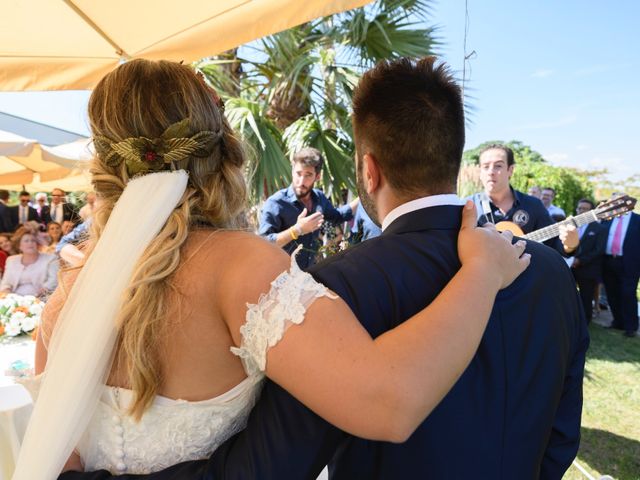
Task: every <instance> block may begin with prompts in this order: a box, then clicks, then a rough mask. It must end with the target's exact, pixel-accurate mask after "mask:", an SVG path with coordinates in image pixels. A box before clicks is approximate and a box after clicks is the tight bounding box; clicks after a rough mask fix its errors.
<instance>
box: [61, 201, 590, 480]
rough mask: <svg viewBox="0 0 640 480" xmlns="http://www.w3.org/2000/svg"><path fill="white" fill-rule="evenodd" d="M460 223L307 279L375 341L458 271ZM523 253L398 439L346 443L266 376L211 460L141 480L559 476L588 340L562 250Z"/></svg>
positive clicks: (395, 238)
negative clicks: (474, 348)
mask: <svg viewBox="0 0 640 480" xmlns="http://www.w3.org/2000/svg"><path fill="white" fill-rule="evenodd" d="M460 214H461V210H460V207H452V206H441V207H432V208H428V209H423V210H418V211H415V212H412V213H409V214H406V215H403V216H402V217H400V218H398V219H396V220H395V221H394V222H393V223H392V224H391V225H390V226H389V227H388V228H387V229H386V230H385V232H384V233H383V234H382V235H381V236H380V237H377V238H374V239H371V240H367V241H366V242H364V243H362V244H359V245H357V246H354V247H352V248H350V249H348V250H347V251H345V252H343V253H342V254H339V255H336V256H334V257H332V258H330V259H329V260H328V261H325V262H322V263H321V264H318V265H316V266H314V267H312V268H311V270H310V273H311V274H312V275H314V276H315V277H316V278H317V279H318V280H320V281H321V282H323V283H325V284H326V285H327V286H329V287H330V288H331V289H333V290H334V291H335V292H336V293H338V294H339V295H340V296H341V297H342V298H343V299H344V300H345V301H346V302H347V303H348V304H349V306H350V307H351V308H352V310H353V311H354V312H355V313H356V315H357V316H358V318H360V320H361V321H362V323H363V325H364V326H365V327H366V329H367V330H368V331H369V333H370V334H371V335H372V336H373V337H376V336H378V335H380V334H381V333H383V332H385V331H387V330H389V329H391V328H393V327H395V326H396V325H398V324H400V323H402V322H403V321H404V320H406V319H407V318H409V317H410V316H412V315H413V314H415V313H416V312H418V311H420V310H421V309H423V308H424V307H425V306H426V305H428V304H429V303H430V302H431V301H432V300H433V299H434V298H435V297H436V296H437V295H438V293H439V292H440V291H441V290H442V289H443V287H444V286H445V285H446V284H447V282H448V281H449V280H450V279H451V277H452V276H453V275H454V274H455V273H456V271H457V270H458V269H459V267H460V264H459V261H458V257H457V250H456V241H457V235H458V229H459V226H460ZM528 251H529V252H530V253H532V255H533V258H532V262H531V265H530V267H529V268H528V269H527V271H526V272H525V273H524V274H523V275H521V276H520V277H519V278H518V279H517V280H516V281H515V282H514V283H513V284H512V285H511V286H510V287H509V288H507V289H505V290H503V291H501V292H500V293H499V295H498V297H497V300H496V304H495V307H494V309H493V312H492V314H491V318H490V320H489V325H488V327H487V330H486V333H485V334H484V337H483V339H482V342H481V345H480V347H479V350H478V352H477V354H476V355H475V357H474V358H473V360H472V362H471V364H470V366H469V367H468V368H467V370H466V371H465V372H464V374H463V375H462V377H461V378H460V379H459V381H458V382H457V383H456V385H455V386H454V387H453V389H452V390H451V392H450V393H449V394H448V395H447V396H446V397H445V398H444V400H443V401H442V402H441V403H440V405H439V406H438V407H437V408H436V409H435V410H434V411H433V413H432V414H431V415H430V416H429V417H428V418H427V419H426V420H425V422H424V423H423V424H422V425H420V427H419V428H418V429H417V430H416V432H415V433H414V434H413V435H412V436H411V437H410V439H409V440H408V441H407V442H406V443H404V444H399V445H398V444H392V443H386V442H372V441H365V440H361V439H358V438H355V437H352V436H351V435H348V434H346V433H344V432H342V431H340V430H339V429H337V428H335V427H333V426H332V425H330V424H329V423H327V422H325V421H324V420H323V419H321V418H320V417H318V416H317V415H315V414H314V413H313V412H311V411H310V410H309V409H307V408H306V407H305V406H304V405H302V404H301V403H300V402H298V401H297V400H296V399H295V398H293V397H291V396H290V395H289V394H288V393H287V392H285V391H284V390H283V389H282V388H280V387H279V386H278V385H276V384H275V383H273V382H269V381H268V382H267V383H266V385H265V388H264V390H263V393H262V396H261V398H260V400H259V402H258V403H257V405H256V407H255V408H254V410H253V411H252V413H251V416H250V418H249V424H248V426H247V428H246V429H245V430H244V431H243V432H241V433H240V434H238V435H236V436H235V437H233V438H231V439H230V440H229V441H227V442H226V443H225V444H224V445H223V446H221V447H220V448H219V449H218V450H216V452H215V453H214V455H213V456H212V457H211V459H209V460H208V461H201V462H187V463H183V464H180V465H177V466H175V467H172V468H170V469H168V470H165V471H164V472H160V473H158V474H155V475H151V476H149V477H147V478H153V479H158V480H159V479H170V478H173V479H187V478H189V479H192V478H203V479H214V478H220V479H222V478H225V479H270V478H273V479H315V478H316V476H317V475H318V473H319V472H320V471H321V470H322V468H323V467H324V465H325V464H327V463H328V462H330V461H331V460H332V458H333V461H332V462H331V475H332V478H334V479H350V480H351V479H358V478H366V479H376V478H384V479H391V478H447V479H458V478H460V479H466V478H483V479H484V478H486V479H500V478H503V479H515V478H517V479H528V478H530V479H534V478H536V479H537V478H544V479H560V478H561V477H562V474H563V473H564V471H565V470H566V469H567V468H568V467H569V465H570V464H571V461H572V460H573V458H574V456H575V454H576V452H577V450H578V443H579V436H580V416H581V409H582V377H583V368H584V355H585V350H586V348H587V345H588V334H587V331H586V322H585V320H584V318H583V314H582V310H581V308H580V306H579V300H578V297H577V294H576V290H575V284H574V282H573V278H572V276H571V273H570V271H569V269H568V268H567V266H566V264H565V263H564V261H563V260H562V258H561V257H560V255H559V254H558V253H557V252H555V251H554V250H552V249H550V248H548V247H546V246H544V245H541V244H536V243H535V242H529V245H528ZM460 301H463V299H460ZM372 421H375V419H372ZM334 455H335V456H334ZM62 478H64V479H65V480H72V479H85V480H88V479H98V478H108V476H105V475H104V473H102V474H101V473H96V474H91V475H89V474H86V475H77V474H66V475H64V476H63V477H62ZM123 478H128V477H123ZM131 478H132V477H131Z"/></svg>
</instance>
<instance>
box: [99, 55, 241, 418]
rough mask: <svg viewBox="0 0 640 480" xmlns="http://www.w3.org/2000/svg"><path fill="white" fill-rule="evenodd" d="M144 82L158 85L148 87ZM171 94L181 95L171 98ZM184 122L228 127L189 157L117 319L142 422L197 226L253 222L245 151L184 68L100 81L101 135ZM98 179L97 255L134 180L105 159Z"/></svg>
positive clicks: (142, 64)
mask: <svg viewBox="0 0 640 480" xmlns="http://www.w3.org/2000/svg"><path fill="white" fill-rule="evenodd" d="M143 78H152V79H154V81H151V82H147V83H145V82H142V80H141V79H143ZM167 89H170V90H172V92H173V94H172V95H168V92H167ZM184 118H189V119H190V121H191V122H192V123H193V126H194V128H195V129H197V130H198V131H205V130H207V131H218V130H220V129H221V135H220V138H219V142H218V143H217V144H216V146H215V148H213V151H212V152H211V155H209V156H208V157H207V158H189V159H188V162H187V164H186V167H185V168H186V169H187V170H188V172H189V184H188V187H187V190H186V191H185V193H184V195H183V198H182V199H181V201H180V202H179V204H178V205H177V207H176V208H175V209H174V211H173V212H172V213H171V215H170V216H169V219H168V220H167V222H166V224H165V225H164V227H163V228H162V230H161V231H160V233H159V234H158V235H157V236H156V238H154V239H153V241H152V242H151V243H150V244H149V246H148V247H147V249H146V250H145V252H144V254H143V255H142V256H141V258H140V259H139V261H138V263H137V264H136V266H135V269H134V272H133V274H132V276H131V281H130V283H129V286H128V287H127V288H126V290H125V291H124V293H123V299H122V307H121V309H120V311H119V313H118V315H117V318H116V319H115V321H116V322H117V325H118V328H119V338H118V341H117V347H116V356H115V360H116V362H117V363H116V365H117V367H118V371H119V372H122V371H123V370H124V371H126V372H127V373H128V382H129V383H130V387H131V388H132V389H133V390H134V393H135V399H134V402H133V404H132V405H131V407H130V413H131V414H132V415H133V416H134V417H135V418H137V419H139V418H140V417H141V416H142V414H143V413H144V411H145V410H146V409H147V408H148V407H149V406H150V404H151V402H152V401H153V398H154V397H155V395H156V394H157V392H158V389H159V387H160V386H161V384H162V380H163V378H162V374H163V372H162V363H161V361H160V360H161V357H160V352H161V350H162V346H163V342H164V341H165V340H166V331H167V330H166V328H167V323H168V319H167V312H168V311H169V310H170V309H169V308H168V305H167V301H168V299H169V298H170V295H169V293H170V291H171V290H173V288H174V287H173V285H172V282H171V278H170V277H171V276H172V275H173V274H174V273H175V272H176V270H177V269H178V267H179V266H180V264H181V249H182V247H183V245H184V244H185V242H186V240H187V238H188V235H189V232H190V230H191V228H192V226H193V225H194V224H195V223H206V224H209V225H213V226H215V227H216V228H239V227H242V226H244V224H245V221H244V215H243V213H244V210H245V207H246V184H245V180H244V177H243V175H242V168H243V164H244V153H243V149H242V146H241V144H240V142H239V140H238V139H237V137H236V136H235V134H234V133H233V131H232V130H231V128H230V127H229V125H228V123H227V121H226V119H225V118H224V116H223V115H222V112H221V111H220V109H219V108H217V105H216V104H215V97H212V96H211V93H210V92H209V91H208V90H207V87H206V86H205V85H204V84H203V83H202V82H201V81H200V80H198V79H197V77H196V76H195V74H194V73H193V71H191V69H190V68H189V67H187V66H184V65H179V64H175V63H170V62H150V61H147V60H134V61H132V62H128V63H126V64H124V65H121V66H120V67H118V69H116V70H115V71H114V72H112V73H110V74H109V75H107V76H106V77H105V78H104V79H103V80H102V81H101V82H100V84H99V85H98V86H97V87H96V89H95V90H94V93H93V95H92V97H91V100H90V102H89V119H90V121H91V127H92V131H93V133H94V135H96V134H97V135H103V136H105V137H108V138H110V139H114V140H116V141H117V140H124V139H126V138H130V137H138V136H139V137H146V138H156V136H157V135H160V133H161V132H162V131H164V130H165V129H166V128H167V126H169V125H171V124H173V123H174V122H176V121H179V120H181V119H184ZM91 173H92V180H93V183H94V188H95V191H96V192H97V194H98V195H99V198H100V201H101V205H100V207H99V208H98V210H97V211H96V212H95V213H94V217H93V223H92V227H91V239H90V245H89V248H88V251H89V252H90V250H91V248H92V247H91V244H92V243H93V242H95V241H97V239H99V237H100V235H101V233H102V230H103V229H104V226H105V224H106V222H107V220H108V218H109V215H110V214H111V211H112V210H113V208H114V205H115V203H116V202H117V200H118V198H119V197H120V195H121V194H122V191H123V189H124V188H125V186H126V184H127V181H128V180H129V173H128V171H127V166H126V165H125V163H121V164H119V165H109V164H107V162H104V161H102V160H101V158H100V156H98V157H96V159H95V161H94V163H93V167H92V170H91ZM140 214H141V215H144V205H140ZM116 260H117V259H114V261H116ZM171 298H175V297H174V296H171ZM120 367H124V369H123V370H121V369H120Z"/></svg>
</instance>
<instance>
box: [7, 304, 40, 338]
mask: <svg viewBox="0 0 640 480" xmlns="http://www.w3.org/2000/svg"><path fill="white" fill-rule="evenodd" d="M43 308H44V302H43V301H42V300H39V299H38V298H36V297H34V296H33V295H16V294H14V293H10V294H8V295H6V296H5V297H3V298H0V337H2V336H7V337H15V336H17V335H20V334H23V333H24V334H28V333H31V332H33V331H34V330H35V328H36V327H37V326H38V325H39V324H40V315H41V314H42V309H43Z"/></svg>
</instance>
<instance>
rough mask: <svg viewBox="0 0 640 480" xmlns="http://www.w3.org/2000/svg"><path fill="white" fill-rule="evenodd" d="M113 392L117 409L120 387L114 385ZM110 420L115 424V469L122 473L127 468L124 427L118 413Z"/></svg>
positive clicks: (118, 406)
mask: <svg viewBox="0 0 640 480" xmlns="http://www.w3.org/2000/svg"><path fill="white" fill-rule="evenodd" d="M113 394H114V397H115V400H116V407H117V408H118V410H120V389H119V388H118V387H115V389H114V392H113ZM111 420H113V423H114V425H115V426H114V427H113V431H114V432H115V434H116V437H115V442H116V444H117V445H118V448H117V449H116V451H115V452H113V453H114V455H115V456H116V458H117V459H118V460H117V462H118V463H116V469H117V470H118V472H119V473H124V471H125V470H126V469H127V465H126V464H125V463H124V427H123V426H122V417H120V415H114V416H113V417H111Z"/></svg>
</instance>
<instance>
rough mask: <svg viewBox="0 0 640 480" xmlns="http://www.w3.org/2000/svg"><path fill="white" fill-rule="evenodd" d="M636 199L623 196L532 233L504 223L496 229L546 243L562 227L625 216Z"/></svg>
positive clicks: (500, 223)
mask: <svg viewBox="0 0 640 480" xmlns="http://www.w3.org/2000/svg"><path fill="white" fill-rule="evenodd" d="M636 201H637V200H636V199H635V198H633V197H630V196H629V195H621V196H619V197H615V198H612V199H611V200H608V201H606V202H604V203H601V204H600V205H598V206H597V207H596V208H594V209H593V210H589V211H588V212H585V213H581V214H580V215H577V216H575V217H568V218H567V219H566V220H562V221H561V222H558V223H555V224H553V225H549V226H548V227H544V228H541V229H539V230H534V231H533V232H531V233H527V234H525V233H524V232H523V231H522V229H521V228H520V226H519V225H517V224H515V223H513V222H509V221H502V222H498V223H497V224H496V229H497V230H498V231H500V232H504V231H506V230H508V231H510V232H512V233H513V234H514V235H515V236H517V237H522V238H524V239H526V240H535V241H536V242H546V241H547V240H549V239H550V238H553V237H557V236H558V235H560V225H565V226H566V225H574V226H575V227H576V228H578V227H581V226H582V225H587V224H588V223H591V222H595V221H597V220H611V219H612V218H614V217H617V216H618V215H623V214H625V213H627V212H630V211H631V210H633V209H634V207H635V206H636Z"/></svg>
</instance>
